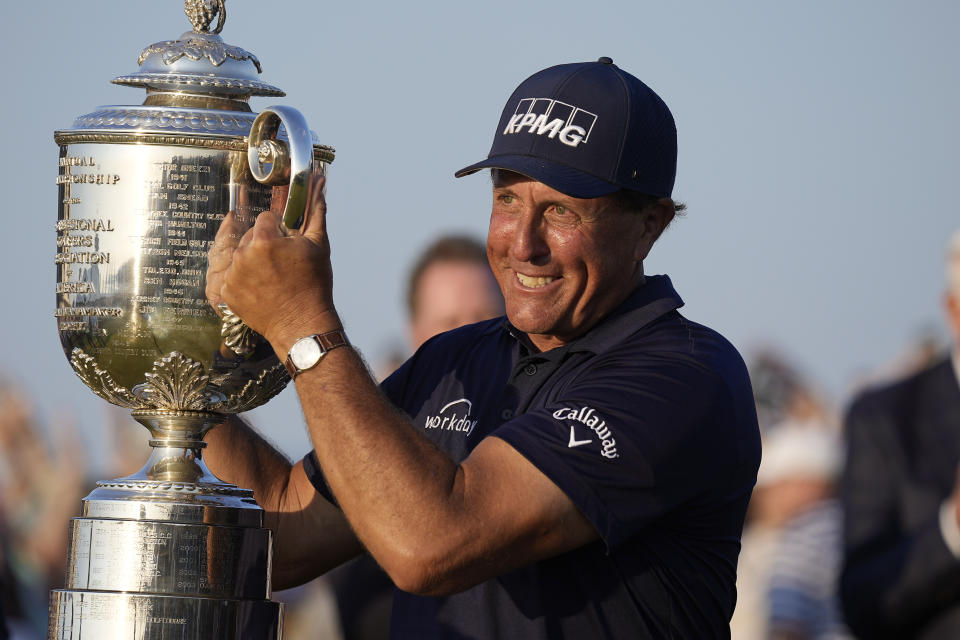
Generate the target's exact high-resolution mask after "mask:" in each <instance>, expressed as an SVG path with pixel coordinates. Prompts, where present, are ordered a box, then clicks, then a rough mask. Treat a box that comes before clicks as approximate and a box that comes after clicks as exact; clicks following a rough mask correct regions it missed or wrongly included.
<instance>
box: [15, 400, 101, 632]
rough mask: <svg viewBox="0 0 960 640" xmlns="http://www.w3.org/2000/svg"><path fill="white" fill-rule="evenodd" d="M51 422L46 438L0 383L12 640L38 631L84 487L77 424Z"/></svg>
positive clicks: (25, 406)
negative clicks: (49, 431) (70, 522)
mask: <svg viewBox="0 0 960 640" xmlns="http://www.w3.org/2000/svg"><path fill="white" fill-rule="evenodd" d="M52 427H53V428H52V430H51V433H50V437H49V439H48V438H47V437H46V435H45V434H44V432H43V430H42V429H41V428H40V426H39V424H38V423H37V421H36V419H35V417H34V416H33V413H32V411H31V409H30V407H29V403H28V402H27V400H26V398H25V396H24V394H23V393H22V392H21V390H20V389H18V388H16V387H15V386H13V385H11V384H9V383H2V382H0V536H2V541H0V554H2V557H0V561H2V563H3V567H2V578H0V579H2V580H3V582H4V590H3V596H4V602H3V608H4V609H5V610H6V614H7V617H8V619H7V622H8V626H9V628H10V634H11V635H10V637H11V638H13V639H15V640H33V639H34V638H42V637H45V635H46V629H47V603H48V599H49V592H50V589H51V588H54V587H60V586H62V585H63V580H64V572H65V570H66V555H67V531H68V521H69V520H70V518H71V517H73V516H75V515H77V514H78V513H79V510H80V498H81V497H82V496H83V494H84V492H85V490H86V489H87V482H86V480H85V471H86V469H85V468H84V467H83V466H82V465H83V461H84V459H85V456H84V455H81V454H80V452H81V451H82V447H81V445H80V442H79V441H78V440H77V430H76V429H75V427H74V425H72V424H69V423H68V422H67V421H58V422H55V423H54V424H53V425H52ZM2 637H3V635H2V633H0V638H2Z"/></svg>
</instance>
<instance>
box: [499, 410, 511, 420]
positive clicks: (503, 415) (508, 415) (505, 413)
mask: <svg viewBox="0 0 960 640" xmlns="http://www.w3.org/2000/svg"><path fill="white" fill-rule="evenodd" d="M500 417H501V418H502V419H503V420H509V419H510V418H512V417H513V409H504V410H503V411H501V412H500Z"/></svg>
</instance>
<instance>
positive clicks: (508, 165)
mask: <svg viewBox="0 0 960 640" xmlns="http://www.w3.org/2000/svg"><path fill="white" fill-rule="evenodd" d="M480 169H506V170H507V171H515V172H516V173H520V174H523V175H525V176H527V177H528V178H533V179H534V180H536V181H537V182H542V183H543V184H545V185H547V186H548V187H550V188H551V189H556V190H557V191H559V192H560V193H563V194H566V195H568V196H572V197H574V198H599V197H600V196H607V195H610V194H611V193H614V192H616V191H619V190H620V187H619V186H617V185H615V184H613V183H612V182H607V181H606V180H601V179H600V178H595V177H594V176H591V175H589V174H586V173H583V172H582V171H579V170H577V169H572V168H570V167H568V166H566V165H563V164H559V163H556V162H549V161H546V160H544V159H542V158H535V157H533V156H521V155H499V156H494V157H492V158H487V159H486V160H482V161H480V162H477V163H476V164H472V165H470V166H469V167H464V168H463V169H460V171H457V172H456V173H455V174H454V175H455V176H456V177H458V178H462V177H463V176H467V175H470V174H471V173H476V172H477V171H479V170H480Z"/></svg>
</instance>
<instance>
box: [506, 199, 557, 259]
mask: <svg viewBox="0 0 960 640" xmlns="http://www.w3.org/2000/svg"><path fill="white" fill-rule="evenodd" d="M510 252H511V253H512V254H513V258H514V260H518V261H520V262H536V261H537V259H538V258H543V257H545V256H547V255H549V253H550V248H549V246H548V245H547V242H546V237H545V229H544V219H543V216H542V215H540V214H538V213H537V212H535V211H530V212H525V213H524V215H523V216H521V218H520V219H519V220H518V223H517V226H516V227H515V228H514V231H513V242H512V244H511V246H510Z"/></svg>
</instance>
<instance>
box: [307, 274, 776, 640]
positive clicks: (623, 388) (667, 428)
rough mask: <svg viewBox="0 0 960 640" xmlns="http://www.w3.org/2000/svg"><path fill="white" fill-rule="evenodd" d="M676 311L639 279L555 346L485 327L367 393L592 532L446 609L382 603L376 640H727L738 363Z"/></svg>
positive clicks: (464, 333)
mask: <svg viewBox="0 0 960 640" xmlns="http://www.w3.org/2000/svg"><path fill="white" fill-rule="evenodd" d="M682 304H683V302H682V301H681V299H680V297H679V296H678V295H677V293H676V292H675V291H674V289H673V285H672V284H671V283H670V280H669V278H667V277H666V276H653V277H648V278H647V280H646V283H645V284H644V285H642V286H640V287H638V288H637V289H636V290H635V291H634V292H633V293H632V294H631V296H630V297H629V298H628V299H627V300H626V301H625V302H624V303H623V304H622V305H621V306H620V307H618V308H617V309H616V310H615V311H614V312H613V313H611V314H610V315H609V316H607V317H606V318H604V320H603V321H601V322H600V323H599V324H598V325H597V326H595V327H594V328H593V329H591V330H590V331H589V332H588V333H587V334H586V335H584V336H582V337H581V338H579V339H577V340H575V341H573V342H570V343H568V344H566V345H563V346H561V347H558V348H556V349H553V350H550V351H547V352H543V353H540V352H537V350H536V348H535V347H534V346H533V344H532V343H531V342H530V340H529V338H528V337H527V336H526V335H525V334H523V333H522V332H520V331H518V330H517V329H515V328H514V327H512V326H511V325H510V324H509V322H507V321H506V320H505V319H503V318H499V319H495V320H490V321H487V322H481V323H478V324H474V325H469V326H466V327H462V328H460V329H456V330H454V331H451V332H448V333H445V334H441V335H439V336H436V337H434V338H432V339H431V340H429V341H428V342H427V343H425V344H424V345H423V346H422V347H421V348H420V349H419V350H418V351H417V353H416V354H415V355H414V356H413V357H412V358H410V360H408V361H407V362H406V363H404V365H403V366H402V367H400V369H398V370H397V371H396V372H395V373H394V374H393V375H392V376H390V378H388V379H387V380H386V381H384V383H383V385H382V388H383V390H384V392H385V393H386V394H387V396H388V397H389V398H390V400H391V401H392V402H393V403H394V404H396V405H397V406H398V407H400V408H402V409H403V410H404V411H405V412H406V413H407V414H408V415H409V416H410V417H411V419H412V420H413V423H414V425H415V426H416V427H418V428H419V429H420V431H421V432H422V433H423V434H424V435H425V436H426V437H427V438H429V439H430V440H432V441H433V442H434V443H436V444H437V445H438V446H439V447H440V448H441V449H443V450H444V451H446V452H447V453H448V454H449V455H450V456H451V457H452V458H453V459H454V460H456V461H458V462H459V461H461V460H463V459H464V458H466V457H467V456H468V455H469V454H470V452H471V451H472V450H473V448H474V447H475V446H476V445H477V443H479V442H480V441H481V440H482V439H483V438H485V437H487V436H490V435H495V436H496V437H498V438H501V439H502V440H504V441H506V442H507V443H509V444H510V445H511V446H513V447H514V448H515V449H516V450H517V451H518V452H520V453H521V454H522V455H524V456H525V457H526V458H527V459H528V460H530V461H531V462H532V463H533V464H534V465H535V466H536V467H537V468H538V469H539V470H540V471H541V472H543V473H544V474H545V475H546V476H548V477H549V478H550V479H551V480H552V481H553V482H554V483H555V484H556V485H557V486H558V487H559V488H560V489H561V490H563V491H564V493H566V495H567V496H568V497H569V498H570V499H571V500H572V501H573V502H574V504H576V506H577V507H578V508H579V509H580V510H581V511H582V512H583V514H584V515H585V516H586V517H587V519H588V520H589V521H590V522H591V523H592V524H593V526H594V527H595V528H596V530H597V532H598V533H599V534H600V540H599V541H597V542H595V543H592V544H588V545H586V546H584V547H581V548H579V549H575V550H573V551H571V552H568V553H565V554H562V555H560V556H556V557H554V558H550V559H547V560H544V561H541V562H538V563H534V564H531V565H529V566H527V567H523V568H520V569H517V570H514V571H511V572H509V573H506V574H504V575H501V576H499V577H497V578H495V579H492V580H489V581H487V582H484V583H482V584H479V585H477V586H475V587H472V588H470V589H467V590H466V591H463V592H461V593H457V594H454V595H451V596H446V597H437V598H435V597H421V596H415V595H411V594H408V593H403V592H401V591H397V593H396V597H395V599H394V605H393V617H392V622H391V637H392V638H410V639H414V638H415V639H417V640H424V639H429V638H444V639H461V638H477V639H481V638H482V639H486V638H491V639H492V638H524V639H537V638H542V639H548V638H549V639H556V638H576V639H582V638H697V639H703V638H729V637H730V631H729V620H730V616H731V615H732V613H733V608H734V603H735V600H736V590H735V582H736V567H737V555H738V553H739V550H740V533H741V529H742V527H743V520H744V516H745V514H746V508H747V502H748V500H749V497H750V492H751V490H752V488H753V485H754V482H755V481H756V473H757V467H758V465H759V462H760V438H759V429H758V427H757V417H756V411H755V408H754V402H753V393H752V390H751V387H750V381H749V377H748V375H747V371H746V367H745V366H744V363H743V360H742V358H741V357H740V355H739V354H738V353H737V351H736V349H735V348H734V347H733V346H732V345H731V344H730V343H729V342H728V341H727V340H725V339H724V338H723V337H722V336H720V335H719V334H718V333H717V332H715V331H713V330H711V329H708V328H706V327H704V326H701V325H698V324H696V323H693V322H690V321H689V320H687V319H686V318H684V317H683V316H682V315H680V313H679V312H678V311H677V309H678V308H679V307H680V306H682ZM304 463H305V467H306V469H307V473H308V475H309V476H310V478H311V480H312V481H313V483H314V485H315V486H316V487H317V489H318V490H319V491H320V492H321V493H324V494H325V495H327V496H328V497H329V490H328V489H327V487H326V485H325V483H324V480H323V477H322V473H321V471H320V469H319V468H318V465H317V462H316V459H315V457H314V456H313V455H312V454H311V455H308V456H307V457H306V458H305V459H304Z"/></svg>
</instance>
